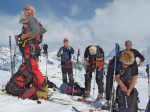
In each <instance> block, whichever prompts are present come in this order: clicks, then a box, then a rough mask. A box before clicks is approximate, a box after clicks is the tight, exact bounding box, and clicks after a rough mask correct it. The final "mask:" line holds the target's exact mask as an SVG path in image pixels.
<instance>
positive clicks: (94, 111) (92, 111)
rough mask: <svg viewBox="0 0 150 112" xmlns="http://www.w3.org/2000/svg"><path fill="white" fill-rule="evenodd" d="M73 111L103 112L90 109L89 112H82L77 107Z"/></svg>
mask: <svg viewBox="0 0 150 112" xmlns="http://www.w3.org/2000/svg"><path fill="white" fill-rule="evenodd" d="M72 109H73V110H74V111H75V112H101V110H100V109H89V110H86V111H80V110H78V109H77V108H76V107H74V106H73V107H72Z"/></svg>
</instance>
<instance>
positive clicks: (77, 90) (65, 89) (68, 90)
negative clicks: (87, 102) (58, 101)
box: [60, 82, 85, 96]
mask: <svg viewBox="0 0 150 112" xmlns="http://www.w3.org/2000/svg"><path fill="white" fill-rule="evenodd" d="M84 91H85V89H84V88H83V87H81V86H80V85H79V84H78V83H76V82H75V83H74V95H75V96H82V95H83V94H84ZM60 92H61V93H64V94H68V95H72V92H73V84H69V83H63V84H62V85H61V86H60Z"/></svg>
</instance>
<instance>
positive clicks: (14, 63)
mask: <svg viewBox="0 0 150 112" xmlns="http://www.w3.org/2000/svg"><path fill="white" fill-rule="evenodd" d="M16 47H17V44H15V48H14V55H13V72H15V70H16ZM13 74H14V73H13Z"/></svg>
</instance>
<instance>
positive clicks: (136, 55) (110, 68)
mask: <svg viewBox="0 0 150 112" xmlns="http://www.w3.org/2000/svg"><path fill="white" fill-rule="evenodd" d="M125 48H126V49H125V50H123V51H131V52H132V53H133V54H134V58H135V61H134V63H133V65H132V66H133V68H134V69H135V72H136V73H135V74H136V75H138V67H140V66H141V65H142V64H143V63H144V60H145V58H144V56H143V55H142V54H141V53H139V52H138V51H137V50H136V49H133V48H132V42H131V41H130V40H127V41H125ZM123 51H120V53H119V56H120V55H121V54H122V52H123ZM118 58H119V57H118ZM136 58H139V59H140V63H139V64H137V62H136ZM113 75H114V58H113V59H112V60H110V63H109V64H108V70H107V76H106V100H107V101H106V103H105V104H104V106H103V107H102V108H103V109H109V108H110V99H111V90H112V85H113V84H112V83H113Z"/></svg>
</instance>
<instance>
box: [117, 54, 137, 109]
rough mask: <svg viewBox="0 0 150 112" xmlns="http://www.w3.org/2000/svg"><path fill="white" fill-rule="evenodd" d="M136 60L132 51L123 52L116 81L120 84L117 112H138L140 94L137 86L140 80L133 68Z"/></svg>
mask: <svg viewBox="0 0 150 112" xmlns="http://www.w3.org/2000/svg"><path fill="white" fill-rule="evenodd" d="M134 62H135V58H134V54H133V53H132V52H131V51H123V52H122V53H121V57H120V63H119V64H118V67H117V70H116V73H115V81H116V82H117V83H118V86H117V89H116V103H117V105H118V107H117V112H137V111H138V92H137V90H136V88H135V85H136V83H137V80H138V74H137V73H136V69H135V68H134V67H133V66H132V64H134Z"/></svg>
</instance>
